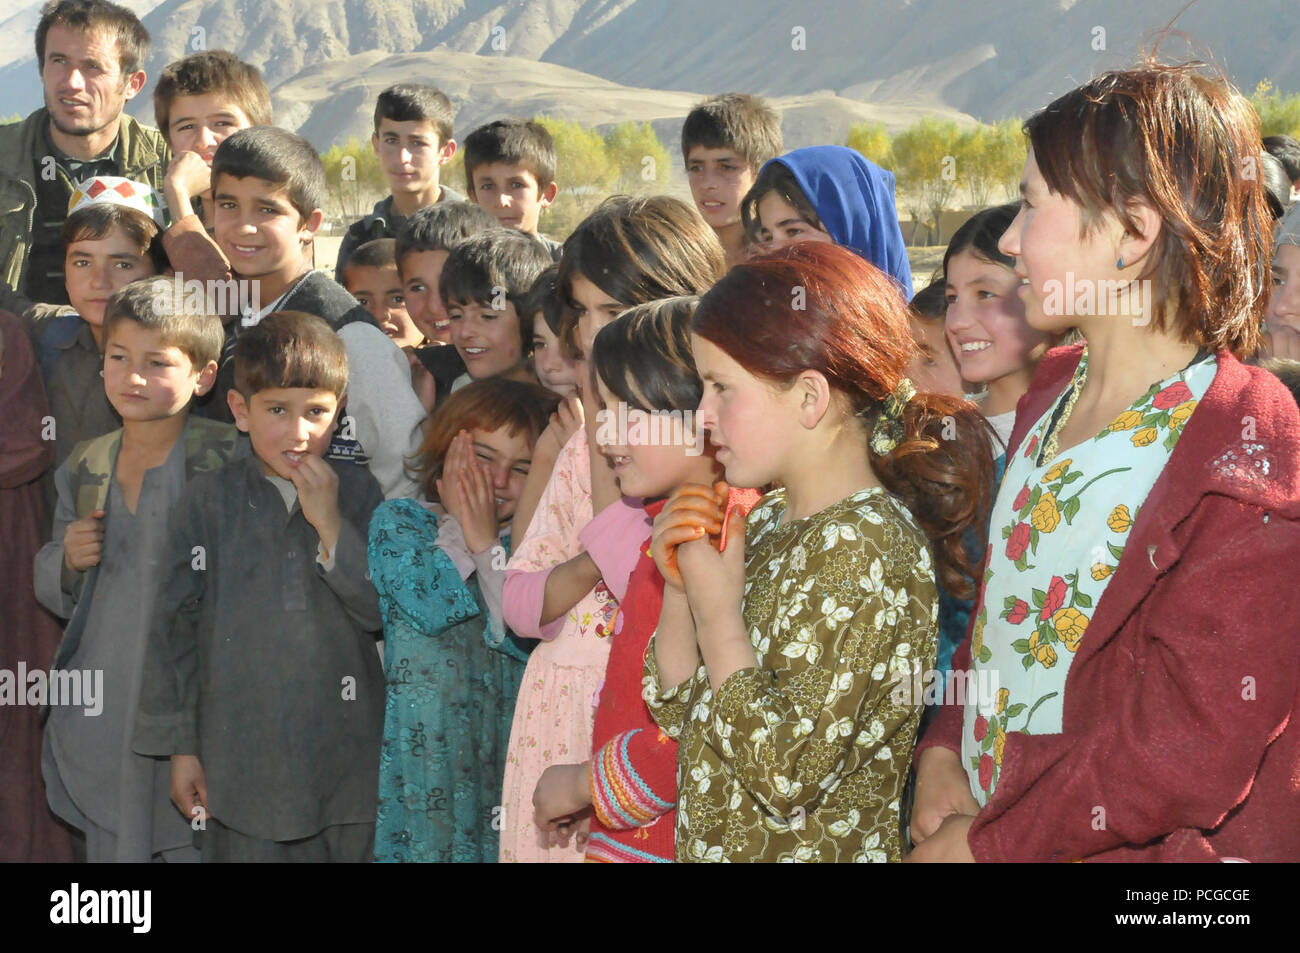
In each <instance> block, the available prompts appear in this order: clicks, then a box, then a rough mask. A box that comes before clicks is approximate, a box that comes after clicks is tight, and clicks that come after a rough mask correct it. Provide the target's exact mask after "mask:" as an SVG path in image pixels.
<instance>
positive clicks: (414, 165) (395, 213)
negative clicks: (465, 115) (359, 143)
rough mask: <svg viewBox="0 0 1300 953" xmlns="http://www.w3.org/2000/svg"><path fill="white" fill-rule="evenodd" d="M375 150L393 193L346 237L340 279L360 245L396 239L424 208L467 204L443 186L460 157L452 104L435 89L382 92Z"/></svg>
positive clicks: (407, 86) (337, 270)
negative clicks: (453, 162)
mask: <svg viewBox="0 0 1300 953" xmlns="http://www.w3.org/2000/svg"><path fill="white" fill-rule="evenodd" d="M370 147H371V148H372V149H374V150H375V155H377V156H379V167H380V168H381V169H382V170H383V173H384V178H385V179H387V180H388V187H389V189H390V190H391V194H390V195H389V196H388V197H387V198H385V199H382V200H380V201H379V202H376V203H375V207H374V209H373V210H372V211H371V213H370V214H369V215H367V216H366V217H365V218H363V219H361V220H360V221H358V222H353V223H352V225H351V227H349V228H348V230H347V232H346V233H345V234H344V236H343V242H342V244H341V245H339V258H338V263H337V264H336V265H335V266H334V276H335V277H336V278H337V277H338V276H339V275H341V274H342V273H343V266H344V265H345V264H346V263H347V260H348V256H349V255H351V254H352V251H353V250H354V249H355V248H357V247H358V246H359V245H364V244H365V243H366V242H372V241H374V240H375V239H377V238H396V237H397V233H398V232H400V231H401V230H402V225H403V224H404V223H405V222H406V219H407V218H409V217H410V216H412V215H414V214H415V213H416V212H417V211H419V210H420V209H422V208H427V207H428V206H430V205H435V204H439V203H442V202H463V201H465V196H463V195H461V194H460V193H459V192H457V191H456V190H455V189H451V188H448V187H447V186H445V185H442V184H441V183H440V182H439V181H438V179H439V177H440V176H441V174H442V167H443V166H444V165H446V164H447V163H448V162H450V161H451V159H452V156H454V155H455V154H456V140H455V139H453V138H452V109H451V100H449V99H448V98H447V97H446V96H445V95H444V94H443V93H441V92H439V91H438V90H436V89H434V88H433V87H432V86H420V85H417V84H414V83H399V84H397V85H396V86H390V87H388V88H387V89H386V90H384V91H383V92H382V93H380V94H379V98H378V99H377V100H376V101H375V131H374V133H372V134H371V136H370Z"/></svg>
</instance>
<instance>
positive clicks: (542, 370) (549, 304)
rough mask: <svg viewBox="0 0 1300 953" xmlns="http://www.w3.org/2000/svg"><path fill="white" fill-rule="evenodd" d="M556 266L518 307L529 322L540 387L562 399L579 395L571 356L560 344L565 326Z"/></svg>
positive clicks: (549, 270) (553, 266)
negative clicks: (530, 323)
mask: <svg viewBox="0 0 1300 953" xmlns="http://www.w3.org/2000/svg"><path fill="white" fill-rule="evenodd" d="M559 274H560V269H559V266H558V265H552V266H551V267H549V268H547V269H546V270H545V271H544V272H542V273H541V275H539V276H538V278H537V281H536V282H534V284H533V289H532V291H531V292H529V294H528V298H527V299H526V301H525V303H524V304H523V305H522V306H521V307H522V308H523V318H524V320H525V321H531V322H532V328H533V368H534V370H536V372H537V379H538V380H539V381H541V382H542V386H543V387H546V388H548V389H550V390H551V391H553V392H554V393H556V394H559V395H560V396H561V397H572V396H574V395H575V394H577V392H578V386H577V380H578V378H577V368H576V366H575V362H574V360H573V358H572V356H571V355H569V354H568V353H566V352H565V350H564V347H563V346H562V344H561V342H560V332H561V331H562V330H563V324H564V299H563V298H562V297H561V296H560V289H559V288H558V287H557V286H556V279H557V278H558V277H559Z"/></svg>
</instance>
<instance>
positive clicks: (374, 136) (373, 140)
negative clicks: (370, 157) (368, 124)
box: [370, 132, 379, 155]
mask: <svg viewBox="0 0 1300 953" xmlns="http://www.w3.org/2000/svg"><path fill="white" fill-rule="evenodd" d="M370 148H371V149H373V150H374V151H375V155H379V133H377V132H372V133H371V134H370Z"/></svg>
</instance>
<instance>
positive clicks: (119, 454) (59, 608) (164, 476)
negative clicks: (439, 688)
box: [35, 277, 237, 863]
mask: <svg viewBox="0 0 1300 953" xmlns="http://www.w3.org/2000/svg"><path fill="white" fill-rule="evenodd" d="M191 309H192V302H187V301H186V300H185V296H184V294H183V292H182V291H181V289H178V288H177V286H176V284H175V282H173V281H171V280H170V279H167V278H161V277H154V278H145V279H141V280H139V281H134V282H132V283H130V284H128V285H126V286H125V287H124V288H122V289H121V290H120V291H118V292H117V293H116V294H114V295H113V296H112V297H111V298H110V299H109V301H108V304H107V306H106V307H105V313H104V343H105V354H104V358H105V359H104V372H103V381H102V383H101V384H100V386H101V387H103V388H104V390H105V391H106V392H107V394H108V399H109V401H110V402H111V403H112V405H113V407H114V409H115V410H116V411H117V413H118V414H119V415H120V416H121V419H122V426H121V428H120V429H118V430H114V431H113V432H112V433H108V434H105V435H104V436H102V437H96V438H94V439H92V440H88V441H85V442H83V443H80V444H78V445H77V446H76V448H74V450H73V451H72V454H71V455H70V456H69V458H68V460H67V461H66V462H65V463H64V464H63V465H62V466H60V467H59V469H58V471H57V473H56V475H55V479H54V482H55V485H56V487H57V489H58V505H57V507H56V509H55V514H54V534H53V539H52V541H51V542H49V543H47V544H46V545H45V546H44V547H43V548H42V549H41V551H40V552H39V553H38V554H37V557H36V564H35V585H36V594H37V597H38V598H39V599H40V601H41V602H42V603H43V604H44V605H45V607H46V608H48V609H49V610H50V611H51V612H53V613H54V614H55V615H57V616H59V617H61V618H70V620H71V621H70V622H69V623H68V627H67V630H66V631H65V633H64V636H63V640H62V642H61V643H60V645H59V650H58V654H57V656H56V658H55V661H54V667H55V668H56V669H58V670H60V671H72V672H83V673H84V672H102V673H103V674H102V683H101V686H102V690H101V691H100V692H99V705H98V707H99V709H100V710H98V711H96V710H93V709H90V710H86V709H84V708H82V707H73V706H69V705H66V704H65V705H52V706H51V708H50V716H49V720H48V721H47V722H46V725H45V742H44V745H45V747H44V753H43V756H42V774H43V775H44V777H45V788H46V796H47V798H48V801H49V804H50V808H51V810H53V811H54V813H55V814H56V815H57V816H58V817H60V818H62V819H63V820H64V821H66V822H67V823H69V824H71V825H72V826H73V827H75V828H77V829H79V830H81V831H83V832H84V833H85V837H86V859H87V860H89V861H90V862H92V863H95V862H113V861H118V862H148V861H149V860H151V859H154V858H157V857H159V856H161V857H163V858H165V859H168V860H173V861H183V860H195V859H197V857H196V855H195V854H194V850H193V846H192V840H193V838H192V832H191V830H190V827H189V825H188V824H187V823H186V822H185V820H184V819H183V818H180V817H178V816H177V815H176V813H175V812H174V811H173V810H171V808H170V807H169V806H168V793H169V790H170V776H171V775H170V769H169V766H168V764H167V763H166V762H165V761H161V760H158V759H156V758H151V757H146V756H141V755H138V754H135V753H133V751H132V749H131V737H132V734H133V732H134V730H135V719H136V713H137V705H138V701H139V698H140V692H141V686H142V684H143V673H142V670H143V664H142V661H141V660H142V658H143V653H144V649H145V643H146V637H147V634H148V631H149V624H150V618H151V616H150V612H151V609H152V602H153V597H154V595H155V594H156V593H157V592H158V589H159V583H160V581H161V580H160V578H159V569H160V568H161V566H162V565H163V561H164V559H165V553H166V540H167V527H168V521H169V519H170V518H171V516H172V514H173V513H174V511H175V509H176V507H177V505H178V501H179V500H180V499H181V496H182V494H183V492H184V489H185V486H186V483H187V482H189V481H191V480H194V479H196V478H197V476H198V475H199V474H201V473H204V472H207V471H211V470H216V469H218V468H220V467H222V466H224V465H225V464H226V463H227V462H229V461H230V460H232V459H234V457H235V455H236V448H237V444H236V437H237V433H236V431H235V428H234V427H231V426H230V425H229V424H222V423H217V422H215V421H211V420H205V419H203V418H201V417H194V416H191V415H190V414H189V409H190V401H191V398H192V397H193V396H194V395H196V394H202V393H204V392H205V391H207V390H208V389H209V388H211V387H212V383H213V381H214V379H215V378H216V374H217V358H218V357H219V356H220V354H221V345H222V339H223V335H222V329H221V322H220V321H219V320H218V319H217V318H216V317H215V316H214V315H211V314H206V313H194V311H193V310H191Z"/></svg>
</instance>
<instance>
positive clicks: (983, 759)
mask: <svg viewBox="0 0 1300 953" xmlns="http://www.w3.org/2000/svg"><path fill="white" fill-rule="evenodd" d="M1087 368H1088V354H1087V351H1086V350H1085V351H1084V354H1083V358H1082V359H1081V360H1080V362H1079V367H1078V369H1077V370H1076V371H1075V377H1074V382H1075V384H1076V385H1077V384H1078V382H1079V381H1081V380H1082V379H1083V378H1084V377H1085V376H1086V375H1087ZM1217 370H1218V363H1217V361H1216V360H1215V358H1214V356H1213V355H1198V358H1197V359H1196V360H1194V361H1193V362H1192V363H1191V364H1189V365H1188V366H1187V367H1186V368H1184V369H1183V370H1181V371H1179V372H1178V373H1177V374H1174V375H1173V376H1171V377H1169V378H1166V379H1165V380H1163V381H1160V382H1159V383H1156V384H1152V385H1151V387H1150V388H1149V389H1148V390H1147V392H1146V393H1145V394H1143V395H1142V397H1140V398H1138V400H1137V401H1135V402H1134V403H1133V404H1132V405H1131V406H1130V407H1129V408H1128V409H1127V410H1125V411H1124V412H1123V413H1121V414H1120V415H1119V416H1118V417H1116V418H1115V419H1114V420H1113V421H1111V423H1110V424H1109V425H1108V426H1107V427H1106V428H1105V429H1104V430H1102V431H1101V433H1099V434H1097V435H1096V436H1095V437H1093V438H1091V439H1089V440H1085V441H1083V442H1082V443H1080V444H1078V445H1077V446H1075V447H1071V448H1070V449H1069V450H1067V451H1065V452H1064V454H1063V455H1061V456H1060V458H1059V459H1042V460H1040V448H1041V447H1043V445H1044V444H1046V443H1047V442H1048V436H1049V433H1050V429H1051V427H1052V424H1053V420H1054V419H1055V418H1056V417H1057V416H1058V414H1059V412H1060V410H1061V408H1062V407H1063V405H1064V404H1065V403H1066V402H1067V400H1068V398H1069V395H1070V389H1067V390H1066V391H1065V393H1064V394H1062V395H1061V398H1060V399H1059V400H1058V401H1056V403H1055V404H1053V406H1052V407H1051V408H1050V409H1049V410H1048V411H1047V413H1045V414H1044V415H1043V416H1042V418H1040V419H1039V420H1038V421H1037V422H1036V423H1035V424H1034V425H1033V426H1031V427H1030V428H1029V430H1028V431H1027V432H1026V435H1025V439H1024V440H1023V441H1022V442H1021V446H1020V447H1019V448H1018V449H1017V451H1016V453H1015V454H1014V456H1012V457H1009V458H1008V459H1007V465H1006V475H1005V476H1004V477H1003V481H1002V489H1001V490H1000V491H999V493H998V498H997V501H996V502H995V503H994V505H993V514H992V519H991V522H990V527H991V529H990V533H989V536H990V543H991V545H990V552H989V558H988V567H987V569H986V572H985V576H984V579H985V584H984V590H983V593H982V597H981V601H980V603H979V606H978V613H977V615H976V617H975V628H974V630H973V631H972V634H971V664H972V666H973V668H974V671H975V675H976V678H975V680H974V682H973V683H972V684H973V685H974V686H975V687H976V690H977V691H978V693H979V697H978V698H976V699H968V700H967V702H966V707H965V712H964V716H963V722H962V764H963V766H964V767H965V768H966V772H967V774H968V776H969V778H970V786H971V793H972V794H973V795H974V797H975V800H976V801H978V802H979V804H980V805H981V806H983V805H986V804H987V803H988V802H989V800H990V799H991V798H992V797H993V792H994V789H995V788H996V787H997V782H998V774H999V772H1000V770H1001V766H1002V752H1003V748H1004V747H1005V745H1006V734H1007V732H1009V731H1023V732H1025V733H1027V734H1030V733H1032V734H1051V733H1057V732H1060V731H1061V716H1062V713H1063V711H1064V705H1065V682H1066V676H1067V675H1068V674H1069V670H1070V663H1071V662H1072V661H1073V660H1074V654H1075V652H1076V651H1078V648H1079V645H1080V644H1081V642H1082V641H1083V640H1084V639H1086V638H1087V631H1088V623H1089V621H1090V620H1091V618H1092V615H1093V612H1094V611H1095V607H1096V605H1097V604H1098V603H1099V602H1100V601H1101V598H1102V594H1103V593H1104V592H1105V591H1106V586H1107V585H1108V584H1109V582H1110V578H1111V574H1112V573H1113V572H1114V571H1115V567H1116V566H1117V565H1118V564H1119V560H1120V556H1121V555H1123V552H1124V545H1125V543H1126V542H1127V541H1128V536H1129V532H1130V530H1131V529H1132V527H1133V524H1134V522H1136V520H1137V517H1138V512H1139V510H1140V508H1141V506H1142V503H1143V502H1144V501H1145V500H1146V498H1147V494H1148V493H1150V492H1151V488H1152V487H1153V486H1154V485H1155V482H1156V480H1157V479H1159V477H1160V474H1161V472H1162V471H1163V470H1164V468H1165V464H1167V463H1168V462H1169V457H1170V454H1172V453H1173V450H1174V447H1175V445H1176V444H1177V443H1178V438H1179V437H1180V436H1182V432H1183V428H1184V427H1185V426H1186V424H1187V421H1188V419H1189V418H1190V417H1191V416H1192V413H1193V411H1194V410H1195V409H1196V405H1197V403H1198V402H1199V401H1200V399H1201V398H1202V397H1203V396H1204V395H1205V392H1206V391H1207V390H1208V389H1209V386H1210V384H1211V382H1212V381H1213V380H1214V375H1215V373H1216V372H1217Z"/></svg>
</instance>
